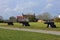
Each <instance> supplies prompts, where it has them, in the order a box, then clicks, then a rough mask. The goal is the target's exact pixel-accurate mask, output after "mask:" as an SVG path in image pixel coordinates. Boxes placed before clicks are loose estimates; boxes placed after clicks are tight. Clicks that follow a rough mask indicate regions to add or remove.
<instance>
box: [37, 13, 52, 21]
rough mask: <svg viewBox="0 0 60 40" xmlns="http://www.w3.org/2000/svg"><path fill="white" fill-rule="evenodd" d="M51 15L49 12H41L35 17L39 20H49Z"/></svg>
mask: <svg viewBox="0 0 60 40" xmlns="http://www.w3.org/2000/svg"><path fill="white" fill-rule="evenodd" d="M51 17H52V16H51V15H50V14H49V13H43V14H40V15H38V16H37V18H38V19H40V20H50V19H51Z"/></svg>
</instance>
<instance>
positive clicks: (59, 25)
mask: <svg viewBox="0 0 60 40" xmlns="http://www.w3.org/2000/svg"><path fill="white" fill-rule="evenodd" d="M55 24H56V26H57V28H46V26H47V25H46V24H44V23H39V22H31V23H30V25H31V26H30V27H24V26H22V24H20V23H14V26H9V25H7V24H5V23H0V26H4V27H18V28H31V29H43V30H55V31H60V23H55Z"/></svg>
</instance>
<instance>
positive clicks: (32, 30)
mask: <svg viewBox="0 0 60 40" xmlns="http://www.w3.org/2000/svg"><path fill="white" fill-rule="evenodd" d="M0 28H3V29H9V30H21V31H29V32H37V33H46V34H54V35H60V31H47V30H36V29H27V28H11V27H0Z"/></svg>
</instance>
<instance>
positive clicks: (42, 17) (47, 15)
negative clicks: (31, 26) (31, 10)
mask: <svg viewBox="0 0 60 40" xmlns="http://www.w3.org/2000/svg"><path fill="white" fill-rule="evenodd" d="M28 19H29V21H30V22H37V21H38V20H44V21H47V20H53V21H55V22H60V18H58V17H53V16H52V15H51V14H50V13H47V12H46V13H42V14H39V15H33V16H29V17H28ZM9 20H10V21H13V22H17V18H16V17H14V16H11V17H9V19H8V20H7V19H6V20H4V18H3V16H0V22H6V21H9Z"/></svg>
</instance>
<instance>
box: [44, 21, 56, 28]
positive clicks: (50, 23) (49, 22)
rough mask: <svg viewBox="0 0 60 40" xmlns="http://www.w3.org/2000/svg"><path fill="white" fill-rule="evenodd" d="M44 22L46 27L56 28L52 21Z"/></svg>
mask: <svg viewBox="0 0 60 40" xmlns="http://www.w3.org/2000/svg"><path fill="white" fill-rule="evenodd" d="M44 24H47V28H48V27H51V28H56V25H55V24H54V22H53V21H46V22H45V23H44Z"/></svg>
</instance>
